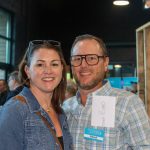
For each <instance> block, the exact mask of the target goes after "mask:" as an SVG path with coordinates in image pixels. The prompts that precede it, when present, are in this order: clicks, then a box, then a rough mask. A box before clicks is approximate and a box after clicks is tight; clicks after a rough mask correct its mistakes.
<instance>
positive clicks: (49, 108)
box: [42, 104, 53, 112]
mask: <svg viewBox="0 0 150 150" xmlns="http://www.w3.org/2000/svg"><path fill="white" fill-rule="evenodd" d="M42 107H43V108H44V110H45V111H46V112H50V111H52V110H53V107H52V106H48V105H46V104H44V105H43V106H42Z"/></svg>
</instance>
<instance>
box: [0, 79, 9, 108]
mask: <svg viewBox="0 0 150 150" xmlns="http://www.w3.org/2000/svg"><path fill="white" fill-rule="evenodd" d="M7 93H8V86H7V82H6V81H5V80H4V79H0V106H1V105H4V103H5V102H6V97H7Z"/></svg>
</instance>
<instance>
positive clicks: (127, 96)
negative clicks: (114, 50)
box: [63, 35, 150, 150]
mask: <svg viewBox="0 0 150 150" xmlns="http://www.w3.org/2000/svg"><path fill="white" fill-rule="evenodd" d="M108 64H109V57H108V54H107V50H106V47H105V44H104V43H103V41H102V40H101V39H99V38H98V37H95V36H92V35H81V36H79V37H77V38H76V39H75V41H74V43H73V45H72V49H71V66H72V73H73V76H74V78H75V80H76V83H77V85H78V92H77V93H76V96H74V97H72V98H70V99H68V100H67V101H65V103H64V105H63V107H64V110H65V112H66V114H67V117H68V124H69V127H70V132H71V134H72V136H73V141H74V149H75V150H129V149H130V150H131V149H134V150H150V122H149V118H148V116H147V113H146V111H145V107H144V105H143V102H142V100H141V99H140V98H139V97H138V96H137V95H135V94H133V93H131V92H128V91H125V90H121V89H114V88H112V87H111V86H110V83H109V82H108V81H106V82H105V81H104V78H105V76H106V72H107V68H108Z"/></svg>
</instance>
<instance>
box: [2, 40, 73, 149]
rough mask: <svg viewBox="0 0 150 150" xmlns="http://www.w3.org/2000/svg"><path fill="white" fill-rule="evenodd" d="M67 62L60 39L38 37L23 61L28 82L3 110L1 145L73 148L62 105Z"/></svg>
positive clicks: (22, 71)
mask: <svg viewBox="0 0 150 150" xmlns="http://www.w3.org/2000/svg"><path fill="white" fill-rule="evenodd" d="M65 67H66V64H65V60H64V57H63V55H62V52H61V47H60V43H59V42H57V41H43V40H35V41H31V42H30V43H29V47H28V50H27V52H26V54H25V56H24V58H23V60H22V62H21V64H20V67H19V75H20V79H21V82H22V83H23V84H24V85H25V87H24V88H23V90H22V92H21V93H20V94H19V95H17V96H15V97H13V98H12V99H11V100H9V101H8V102H7V103H6V105H5V106H4V108H2V110H1V114H0V149H2V150H10V149H13V150H61V149H64V150H71V149H72V138H71V135H70V133H69V130H68V125H67V122H66V116H65V114H64V113H63V111H62V109H61V107H60V105H61V103H62V101H63V100H64V97H65V89H66V71H65V70H66V69H65Z"/></svg>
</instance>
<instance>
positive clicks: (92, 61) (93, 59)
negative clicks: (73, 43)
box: [71, 54, 107, 67]
mask: <svg viewBox="0 0 150 150" xmlns="http://www.w3.org/2000/svg"><path fill="white" fill-rule="evenodd" d="M105 57H107V56H98V55H96V54H87V55H74V56H71V65H72V66H73V67H78V66H80V65H81V64H82V61H83V59H85V61H86V63H87V64H88V65H90V66H94V65H97V64H98V62H99V60H100V59H103V58H105Z"/></svg>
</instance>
